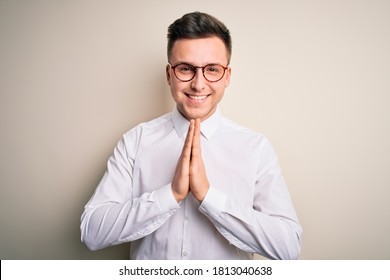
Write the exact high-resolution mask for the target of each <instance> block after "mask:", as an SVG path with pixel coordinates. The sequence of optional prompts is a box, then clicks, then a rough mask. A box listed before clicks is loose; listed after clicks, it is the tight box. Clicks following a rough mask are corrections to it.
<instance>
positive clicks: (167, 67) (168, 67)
mask: <svg viewBox="0 0 390 280" xmlns="http://www.w3.org/2000/svg"><path fill="white" fill-rule="evenodd" d="M170 69H171V66H170V65H169V64H167V66H166V67H165V75H166V77H167V82H168V85H169V86H171V73H170V71H169V70H170Z"/></svg>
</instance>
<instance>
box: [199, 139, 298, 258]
mask: <svg viewBox="0 0 390 280" xmlns="http://www.w3.org/2000/svg"><path fill="white" fill-rule="evenodd" d="M261 154H262V164H261V167H260V168H259V170H258V173H257V181H256V185H255V192H254V197H253V205H247V204H245V203H243V202H241V201H240V200H238V199H236V198H235V197H232V196H231V195H229V194H228V193H225V192H223V191H221V190H220V189H218V188H217V187H215V186H210V188H209V191H208V193H207V195H206V197H205V199H204V200H203V202H202V203H201V205H200V207H199V210H200V211H201V212H202V213H203V214H205V215H206V216H207V217H208V218H209V219H210V221H211V222H212V223H213V224H214V226H215V227H216V228H217V230H218V231H219V232H220V233H221V234H222V235H223V236H224V237H225V238H226V239H227V240H228V241H229V242H230V243H231V244H232V245H234V246H236V247H238V248H240V249H241V250H244V251H247V252H251V253H257V254H260V255H262V256H264V257H267V258H269V259H297V258H298V256H299V253H300V250H301V243H300V237H301V234H302V228H301V226H300V224H299V222H298V219H297V216H296V212H295V210H294V207H293V204H292V202H291V199H290V196H289V193H288V190H287V186H286V184H285V181H284V179H283V177H282V174H281V169H280V167H279V164H278V161H277V158H276V155H275V153H274V151H273V149H272V147H271V146H270V145H269V143H268V142H267V145H266V146H265V147H263V148H262V153H261ZM237 187H241V188H242V189H243V190H244V189H245V188H244V187H245V186H237Z"/></svg>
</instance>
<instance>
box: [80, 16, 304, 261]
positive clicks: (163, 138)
mask: <svg viewBox="0 0 390 280" xmlns="http://www.w3.org/2000/svg"><path fill="white" fill-rule="evenodd" d="M230 55H231V39H230V34H229V31H228V30H227V28H226V27H225V26H224V25H223V24H222V23H221V22H220V21H219V20H217V19H216V18H214V17H212V16H210V15H207V14H204V13H199V12H196V13H190V14H186V15H184V16H183V17H182V18H180V19H178V20H176V21H175V22H174V23H173V24H172V25H171V26H170V27H169V29H168V62H169V63H168V65H167V67H166V75H167V81H168V84H169V86H170V88H171V93H172V97H173V99H174V100H175V102H176V107H175V108H174V110H173V112H172V113H169V114H166V115H164V116H161V117H159V118H157V119H155V120H152V121H150V122H147V123H143V124H140V125H138V126H137V127H135V128H133V129H131V130H130V131H128V132H127V133H126V134H124V136H123V138H122V139H121V141H120V142H119V143H118V145H117V147H116V148H115V150H114V153H113V155H112V156H111V158H110V159H109V161H108V165H107V171H106V173H105V175H104V177H103V179H102V180H101V182H100V183H99V186H98V187H97V189H96V191H95V194H94V195H93V197H92V198H91V200H90V201H89V202H88V203H87V205H86V206H85V210H84V213H83V215H82V218H81V238H82V241H83V242H84V243H85V244H86V245H87V247H88V248H89V249H91V250H97V249H100V248H104V247H107V246H111V245H115V244H119V243H124V242H131V249H130V257H131V258H132V259H252V258H253V253H258V254H260V255H262V256H265V257H267V258H271V259H296V258H297V257H298V255H299V253H300V236H301V231H302V230H301V226H300V224H299V222H298V219H297V216H296V213H295V210H294V208H293V205H292V203H291V200H290V196H289V193H288V190H287V187H286V185H285V182H284V180H283V177H282V175H281V170H280V167H279V165H278V161H277V157H276V155H275V153H274V151H273V149H272V147H271V145H270V143H269V142H268V140H267V139H266V138H265V137H264V136H262V135H261V134H258V133H255V132H253V131H251V130H249V129H247V128H243V127H241V126H239V125H237V124H235V123H233V122H231V121H229V120H228V119H226V118H225V117H223V116H222V115H221V113H220V112H219V110H218V103H219V102H220V101H221V99H222V97H223V95H224V91H225V88H226V87H227V86H228V85H229V81H230V74H231V69H230V67H229V61H230Z"/></svg>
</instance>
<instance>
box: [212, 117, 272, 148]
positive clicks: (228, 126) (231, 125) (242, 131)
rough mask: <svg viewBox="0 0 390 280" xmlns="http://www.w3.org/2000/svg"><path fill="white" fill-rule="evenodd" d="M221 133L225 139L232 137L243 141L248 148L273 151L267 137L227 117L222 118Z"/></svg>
mask: <svg viewBox="0 0 390 280" xmlns="http://www.w3.org/2000/svg"><path fill="white" fill-rule="evenodd" d="M219 133H221V135H222V136H223V137H229V136H231V137H233V139H236V140H239V141H242V142H243V144H245V145H246V146H247V147H248V148H252V149H261V150H263V149H272V145H271V143H270V141H269V139H268V138H267V136H266V135H264V134H263V133H261V132H258V131H255V130H253V129H251V128H248V127H245V126H243V125H241V124H238V123H237V122H235V121H232V120H230V119H228V118H226V117H222V125H221V127H220V129H219Z"/></svg>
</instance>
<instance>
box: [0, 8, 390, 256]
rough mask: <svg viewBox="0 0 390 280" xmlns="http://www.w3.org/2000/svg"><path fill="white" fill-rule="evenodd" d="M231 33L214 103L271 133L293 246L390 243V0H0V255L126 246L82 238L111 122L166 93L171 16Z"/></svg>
mask: <svg viewBox="0 0 390 280" xmlns="http://www.w3.org/2000/svg"><path fill="white" fill-rule="evenodd" d="M197 10H198V11H203V12H208V13H210V14H213V15H214V16H216V17H218V18H219V19H221V20H222V21H223V22H224V23H225V24H226V25H227V26H228V28H229V29H230V31H231V34H232V38H233V57H232V63H231V67H232V82H231V85H230V87H229V88H228V89H227V91H226V93H225V97H224V100H223V101H222V103H221V105H220V108H221V111H222V112H223V113H224V115H226V116H227V117H229V118H231V119H233V120H234V121H236V122H238V123H240V124H242V125H244V126H247V127H250V128H252V129H253V130H256V131H259V132H261V133H264V134H265V135H266V136H267V137H268V138H269V139H270V140H271V143H272V144H273V146H274V148H275V150H276V151H277V153H278V155H279V159H280V163H281V166H282V169H283V172H284V175H285V179H286V181H287V183H288V186H289V190H290V193H291V196H292V199H293V202H294V205H295V207H296V210H297V213H298V216H299V219H300V221H301V223H302V226H303V229H304V235H303V250H302V254H301V257H300V258H301V259H390V241H389V236H390V203H389V198H390V168H389V167H390V31H389V30H390V1H388V0H383V1H380V0H367V1H363V0H330V1H316V0H314V1H313V0H307V1H288V0H285V1H283V0H280V1H271V0H269V1H259V0H256V1H248V0H240V1H185V0H180V1H178V0H170V1H151V0H147V1H144V0H143V1H140V0H139V1H125V0H119V1H118V0H115V1H83V0H81V1H76V0H57V1H56V0H53V1H43V0H40V1H39V0H36V1H30V0H25V1H23V0H16V1H15V0H12V1H11V0H0V41H1V43H0V134H1V138H0V144H1V145H0V155H1V157H0V192H1V196H0V258H1V259H126V258H128V247H129V245H127V244H125V245H120V246H116V247H112V248H108V249H103V250H100V251H97V252H90V251H88V250H87V249H86V248H85V247H84V245H83V244H82V243H81V242H80V230H79V221H80V215H81V213H82V211H83V207H84V205H85V203H86V202H87V201H88V199H89V198H90V196H91V195H92V193H93V191H94V189H95V187H96V185H97V184H98V182H99V180H100V178H101V177H102V175H103V173H104V171H105V167H106V161H107V159H108V157H109V156H110V155H111V152H112V151H113V148H114V146H115V145H116V143H117V141H118V140H119V139H120V138H121V136H122V134H123V133H124V132H126V131H127V130H128V129H130V128H132V127H133V126H135V125H137V124H138V123H140V122H143V121H148V120H150V119H153V118H155V117H158V116H160V115H161V114H164V113H167V112H170V111H171V110H172V108H173V103H172V101H171V97H170V92H169V88H168V86H167V84H166V80H165V65H166V63H167V60H166V31H167V27H168V25H169V24H170V23H172V22H173V21H174V20H175V19H177V18H179V17H181V16H182V15H183V14H184V13H187V12H192V11H197Z"/></svg>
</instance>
